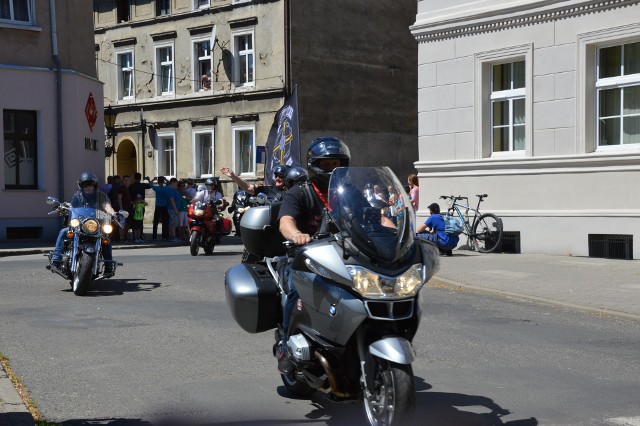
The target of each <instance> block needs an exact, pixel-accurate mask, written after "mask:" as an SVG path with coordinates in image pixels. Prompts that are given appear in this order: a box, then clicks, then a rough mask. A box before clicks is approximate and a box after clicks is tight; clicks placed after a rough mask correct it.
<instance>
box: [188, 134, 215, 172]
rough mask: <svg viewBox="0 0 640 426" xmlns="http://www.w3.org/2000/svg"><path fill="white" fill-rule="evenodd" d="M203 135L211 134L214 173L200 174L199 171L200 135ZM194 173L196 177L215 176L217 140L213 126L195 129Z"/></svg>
mask: <svg viewBox="0 0 640 426" xmlns="http://www.w3.org/2000/svg"><path fill="white" fill-rule="evenodd" d="M201 135H210V136H211V172H212V173H204V174H199V173H198V172H199V171H200V170H198V163H199V162H200V150H199V142H200V141H199V140H198V137H199V136H201ZM192 143H193V174H194V176H195V177H196V178H199V177H200V178H207V177H213V176H215V164H216V163H215V151H216V140H215V132H214V129H212V128H202V129H197V130H193V138H192Z"/></svg>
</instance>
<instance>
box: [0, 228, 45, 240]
mask: <svg viewBox="0 0 640 426" xmlns="http://www.w3.org/2000/svg"><path fill="white" fill-rule="evenodd" d="M6 231H7V239H8V240H29V239H38V238H42V226H24V227H7V228H6Z"/></svg>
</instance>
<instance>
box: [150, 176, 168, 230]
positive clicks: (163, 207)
mask: <svg viewBox="0 0 640 426" xmlns="http://www.w3.org/2000/svg"><path fill="white" fill-rule="evenodd" d="M156 182H157V185H153V186H152V187H151V189H152V190H153V192H155V193H156V206H155V210H154V212H153V231H152V234H151V236H152V237H153V239H154V240H156V239H158V223H160V222H162V239H165V240H168V239H169V192H168V191H167V187H166V186H165V185H164V184H165V182H166V179H165V177H164V176H158V178H157V181H156Z"/></svg>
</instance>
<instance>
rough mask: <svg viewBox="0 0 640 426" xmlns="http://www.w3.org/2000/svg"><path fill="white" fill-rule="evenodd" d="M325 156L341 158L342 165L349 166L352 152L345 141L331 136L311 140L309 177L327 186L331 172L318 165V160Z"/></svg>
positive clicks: (308, 166) (308, 157) (320, 184)
mask: <svg viewBox="0 0 640 426" xmlns="http://www.w3.org/2000/svg"><path fill="white" fill-rule="evenodd" d="M323 158H339V159H340V167H347V166H349V160H350V159H351V153H350V152H349V148H348V147H347V145H346V144H345V143H344V142H342V141H341V140H340V139H338V138H334V137H331V136H323V137H321V138H318V139H315V140H314V141H313V142H311V145H309V151H307V168H308V170H309V179H310V180H312V181H314V183H316V184H317V185H319V186H322V187H327V186H329V178H330V177H331V172H325V171H324V170H322V169H321V168H320V167H319V166H318V160H321V159H323Z"/></svg>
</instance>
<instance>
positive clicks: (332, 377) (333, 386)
mask: <svg viewBox="0 0 640 426" xmlns="http://www.w3.org/2000/svg"><path fill="white" fill-rule="evenodd" d="M314 355H315V357H316V359H317V360H318V362H319V363H320V365H321V366H322V369H323V370H324V372H325V373H326V374H327V381H328V382H329V388H328V389H327V388H322V389H320V390H321V391H322V392H325V393H329V392H330V393H332V394H333V395H335V396H337V397H339V398H349V397H350V396H351V395H350V394H349V393H347V392H343V391H342V390H341V389H340V387H339V385H338V380H337V379H336V374H335V372H334V371H333V369H332V368H331V366H330V365H329V361H327V359H326V358H325V357H324V356H322V354H321V353H320V352H318V351H315V352H314Z"/></svg>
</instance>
